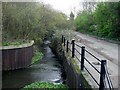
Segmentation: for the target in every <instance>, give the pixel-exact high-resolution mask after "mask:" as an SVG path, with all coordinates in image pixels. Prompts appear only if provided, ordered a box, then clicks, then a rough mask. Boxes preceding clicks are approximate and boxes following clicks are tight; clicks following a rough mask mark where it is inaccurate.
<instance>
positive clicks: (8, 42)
mask: <svg viewBox="0 0 120 90" xmlns="http://www.w3.org/2000/svg"><path fill="white" fill-rule="evenodd" d="M29 42H30V41H28V40H26V41H24V40H16V41H3V42H2V46H10V45H13V46H18V45H21V44H25V43H29Z"/></svg>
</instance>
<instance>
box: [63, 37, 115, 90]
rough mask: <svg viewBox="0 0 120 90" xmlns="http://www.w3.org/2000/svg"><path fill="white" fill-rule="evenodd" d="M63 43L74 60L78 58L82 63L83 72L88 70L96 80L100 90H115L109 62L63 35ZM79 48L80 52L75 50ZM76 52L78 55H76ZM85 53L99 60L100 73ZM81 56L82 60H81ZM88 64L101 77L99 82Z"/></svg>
mask: <svg viewBox="0 0 120 90" xmlns="http://www.w3.org/2000/svg"><path fill="white" fill-rule="evenodd" d="M62 43H63V45H64V47H65V48H66V52H70V53H71V56H72V58H76V59H77V60H78V61H79V62H80V63H81V66H80V67H81V70H84V69H85V70H86V71H87V72H88V74H89V75H90V76H91V78H92V79H93V80H94V82H95V83H96V84H97V85H98V87H99V90H105V89H106V88H109V89H110V90H114V88H113V84H112V81H111V79H110V76H109V73H108V68H107V65H106V63H107V61H106V60H100V59H99V58H98V57H96V56H95V55H94V54H92V53H91V52H90V51H88V50H87V49H86V48H85V46H80V45H78V44H77V43H75V40H74V39H73V40H71V41H68V40H67V39H66V38H65V36H63V35H62ZM75 46H77V47H78V48H80V50H78V49H77V48H75ZM75 51H76V52H77V54H78V55H76V53H75ZM85 53H88V54H89V55H90V56H92V57H93V58H94V59H95V60H97V61H98V62H99V63H100V65H101V66H100V69H101V70H100V71H99V70H98V69H97V68H96V67H95V66H94V65H93V64H92V63H91V62H90V61H89V60H88V59H87V57H85ZM78 56H80V57H81V58H79V57H78ZM85 61H86V62H87V63H88V64H89V65H90V66H91V67H92V68H93V69H94V70H95V71H96V73H98V74H99V75H100V77H99V82H98V80H96V79H95V77H94V75H93V74H92V73H91V72H90V71H89V69H88V68H87V66H85V64H84V62H85Z"/></svg>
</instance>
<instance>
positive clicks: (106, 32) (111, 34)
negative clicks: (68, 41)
mask: <svg viewBox="0 0 120 90" xmlns="http://www.w3.org/2000/svg"><path fill="white" fill-rule="evenodd" d="M119 13H120V2H99V3H98V4H97V6H96V8H95V10H94V11H93V12H92V14H89V13H87V12H86V11H83V12H82V13H80V14H79V15H78V16H77V18H76V19H75V24H76V29H77V30H78V31H80V32H84V33H92V34H94V35H97V36H100V37H104V38H109V39H113V38H114V39H116V40H120V34H119V33H120V23H119V20H120V17H119Z"/></svg>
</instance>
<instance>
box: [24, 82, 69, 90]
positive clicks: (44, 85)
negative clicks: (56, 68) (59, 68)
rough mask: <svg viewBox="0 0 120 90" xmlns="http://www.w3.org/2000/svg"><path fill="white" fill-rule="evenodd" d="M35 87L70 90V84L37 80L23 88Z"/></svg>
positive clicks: (30, 89)
mask: <svg viewBox="0 0 120 90" xmlns="http://www.w3.org/2000/svg"><path fill="white" fill-rule="evenodd" d="M34 88H36V89H37V88H38V89H45V90H50V89H51V90H68V86H66V85H64V84H54V83H50V82H35V83H32V84H30V85H27V86H25V87H24V88H23V90H24V89H29V90H32V89H34Z"/></svg>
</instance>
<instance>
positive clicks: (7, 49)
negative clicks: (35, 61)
mask: <svg viewBox="0 0 120 90" xmlns="http://www.w3.org/2000/svg"><path fill="white" fill-rule="evenodd" d="M33 43H34V41H31V42H30V43H29V44H23V45H19V46H4V47H2V48H0V52H2V70H3V71H7V70H15V69H20V68H26V67H27V66H29V65H30V64H31V61H32V57H33Z"/></svg>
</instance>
